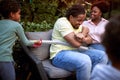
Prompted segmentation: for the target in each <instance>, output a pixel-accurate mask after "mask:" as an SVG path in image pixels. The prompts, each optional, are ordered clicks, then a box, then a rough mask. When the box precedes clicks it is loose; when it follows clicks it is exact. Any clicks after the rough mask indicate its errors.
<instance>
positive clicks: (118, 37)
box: [102, 15, 120, 61]
mask: <svg viewBox="0 0 120 80" xmlns="http://www.w3.org/2000/svg"><path fill="white" fill-rule="evenodd" d="M102 44H103V45H104V46H105V47H106V51H107V54H108V56H109V58H110V59H112V60H114V61H117V60H119V61H120V15H119V16H115V17H113V18H111V19H110V20H109V23H108V24H107V25H106V28H105V33H104V35H103V37H102Z"/></svg>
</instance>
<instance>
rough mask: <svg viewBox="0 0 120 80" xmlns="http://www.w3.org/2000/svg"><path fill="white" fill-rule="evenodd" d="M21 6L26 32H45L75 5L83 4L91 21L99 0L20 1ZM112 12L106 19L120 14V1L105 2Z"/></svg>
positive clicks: (106, 15)
mask: <svg viewBox="0 0 120 80" xmlns="http://www.w3.org/2000/svg"><path fill="white" fill-rule="evenodd" d="M18 1H19V2H20V4H21V10H22V11H21V24H22V25H23V27H24V29H25V31H45V30H49V29H52V28H53V26H54V23H55V21H56V19H57V18H59V17H61V16H64V15H65V11H66V9H68V8H69V7H70V6H72V5H73V4H82V5H84V6H85V8H86V11H87V17H86V19H89V14H90V6H91V4H92V3H93V2H94V1H98V0H18ZM105 1H108V2H109V3H110V10H109V12H108V13H106V14H104V17H105V18H106V19H109V18H110V17H112V16H113V15H116V14H120V6H119V4H120V0H105ZM0 18H1V17H0Z"/></svg>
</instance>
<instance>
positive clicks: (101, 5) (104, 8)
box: [91, 1, 110, 13]
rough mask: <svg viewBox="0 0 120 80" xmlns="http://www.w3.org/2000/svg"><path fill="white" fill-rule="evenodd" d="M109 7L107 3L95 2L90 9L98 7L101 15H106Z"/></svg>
mask: <svg viewBox="0 0 120 80" xmlns="http://www.w3.org/2000/svg"><path fill="white" fill-rule="evenodd" d="M109 5H110V4H109V2H107V1H96V2H94V3H93V4H92V6H91V9H92V8H93V7H94V6H96V7H98V8H99V9H100V11H101V12H102V13H106V12H108V11H109V9H110V6H109Z"/></svg>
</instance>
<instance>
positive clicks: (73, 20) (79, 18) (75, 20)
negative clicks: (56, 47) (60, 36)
mask: <svg viewBox="0 0 120 80" xmlns="http://www.w3.org/2000/svg"><path fill="white" fill-rule="evenodd" d="M85 17H86V14H79V15H78V16H76V17H73V16H72V15H71V16H70V18H69V21H70V23H71V24H72V26H73V28H74V29H78V28H79V26H80V25H81V24H82V23H83V21H84V19H85Z"/></svg>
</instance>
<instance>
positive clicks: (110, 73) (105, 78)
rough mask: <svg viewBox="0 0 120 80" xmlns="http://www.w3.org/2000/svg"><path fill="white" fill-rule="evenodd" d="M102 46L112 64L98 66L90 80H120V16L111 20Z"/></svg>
mask: <svg viewBox="0 0 120 80" xmlns="http://www.w3.org/2000/svg"><path fill="white" fill-rule="evenodd" d="M102 44H103V45H104V46H105V48H106V53H107V55H108V57H109V59H110V60H111V63H112V64H111V65H103V64H99V65H96V67H95V68H94V70H93V72H92V76H91V79H90V80H120V14H119V15H117V16H115V17H112V18H111V19H110V20H109V23H108V24H107V25H106V28H105V33H104V35H103V37H102Z"/></svg>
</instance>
